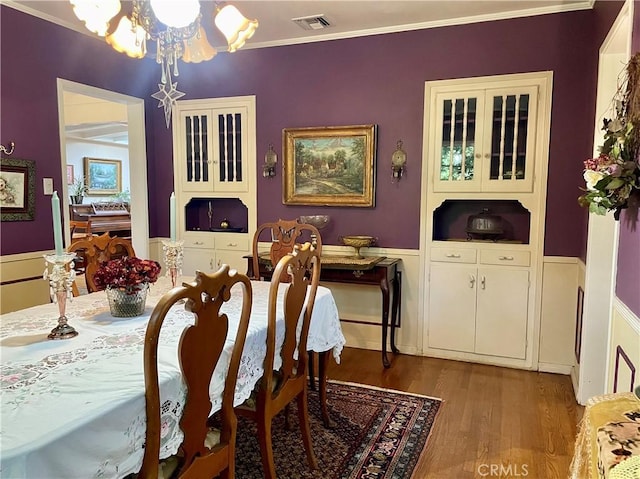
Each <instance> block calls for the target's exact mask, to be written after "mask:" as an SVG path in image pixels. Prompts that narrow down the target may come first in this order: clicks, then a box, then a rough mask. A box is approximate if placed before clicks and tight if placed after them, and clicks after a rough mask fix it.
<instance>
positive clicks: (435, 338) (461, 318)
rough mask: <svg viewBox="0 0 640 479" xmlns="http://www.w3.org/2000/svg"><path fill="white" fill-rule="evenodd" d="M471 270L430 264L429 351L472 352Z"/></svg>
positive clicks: (473, 301) (473, 291) (473, 270)
mask: <svg viewBox="0 0 640 479" xmlns="http://www.w3.org/2000/svg"><path fill="white" fill-rule="evenodd" d="M476 272H477V268H476V267H475V266H464V265H453V264H444V263H443V264H439V263H434V264H431V281H430V283H431V287H430V298H429V347H431V348H439V349H448V350H454V351H466V352H471V353H472V352H474V343H475V332H476V324H475V322H476Z"/></svg>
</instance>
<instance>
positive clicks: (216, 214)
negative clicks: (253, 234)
mask: <svg viewBox="0 0 640 479" xmlns="http://www.w3.org/2000/svg"><path fill="white" fill-rule="evenodd" d="M184 210H185V220H186V225H185V226H186V229H187V231H215V232H229V233H246V232H247V231H248V226H249V212H248V210H247V207H246V206H245V205H244V204H243V203H242V201H240V199H238V198H192V199H191V201H189V203H187V204H186V205H185V207H184ZM209 212H211V221H209ZM224 220H226V221H227V223H228V228H222V227H221V223H222V222H223V221H224Z"/></svg>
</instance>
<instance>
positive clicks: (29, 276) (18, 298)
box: [0, 251, 58, 326]
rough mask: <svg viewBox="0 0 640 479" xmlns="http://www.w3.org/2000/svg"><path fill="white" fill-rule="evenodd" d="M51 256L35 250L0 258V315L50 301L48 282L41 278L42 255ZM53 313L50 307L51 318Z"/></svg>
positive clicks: (54, 310)
mask: <svg viewBox="0 0 640 479" xmlns="http://www.w3.org/2000/svg"><path fill="white" fill-rule="evenodd" d="M53 253H54V252H53V251H36V252H33V253H20V254H12V255H5V256H0V282H1V283H2V285H1V286H0V314H4V313H9V312H11V311H18V310H19V309H25V308H30V307H31V306H36V305H38V304H45V303H48V302H50V301H51V298H50V296H49V283H48V282H47V281H45V280H43V279H42V273H43V272H44V267H45V261H44V255H45V254H53ZM57 313H58V310H57V308H56V307H53V309H52V311H51V314H52V317H53V318H54V319H55V317H56V315H57ZM54 326H55V322H54Z"/></svg>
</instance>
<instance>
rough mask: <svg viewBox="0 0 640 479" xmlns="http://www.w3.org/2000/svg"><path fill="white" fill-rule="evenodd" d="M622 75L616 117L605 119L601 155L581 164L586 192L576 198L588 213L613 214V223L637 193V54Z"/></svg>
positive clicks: (639, 78)
mask: <svg viewBox="0 0 640 479" xmlns="http://www.w3.org/2000/svg"><path fill="white" fill-rule="evenodd" d="M625 74H626V79H625V81H624V82H623V86H622V87H621V89H620V90H619V91H618V94H617V97H618V98H617V101H616V102H615V118H613V119H606V118H605V119H604V125H603V128H602V129H603V130H604V132H605V133H604V144H603V145H602V146H601V147H600V148H599V150H600V154H599V155H598V156H597V157H596V158H591V159H588V160H586V161H585V162H584V173H583V177H584V180H585V183H586V189H584V190H583V191H584V192H585V193H584V194H583V195H581V196H580V197H579V198H578V203H579V204H580V205H581V206H585V207H588V208H589V212H590V213H595V214H598V215H605V214H606V213H607V212H608V211H614V218H615V219H616V220H617V219H619V218H620V211H621V210H622V209H623V208H627V207H628V206H629V204H630V203H631V201H632V198H633V197H634V196H636V197H637V196H638V193H640V163H639V158H640V53H637V54H635V55H634V56H633V57H632V58H631V60H629V63H628V64H627V66H626V69H625Z"/></svg>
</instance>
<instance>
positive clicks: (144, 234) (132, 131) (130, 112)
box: [57, 78, 149, 258]
mask: <svg viewBox="0 0 640 479" xmlns="http://www.w3.org/2000/svg"><path fill="white" fill-rule="evenodd" d="M57 90H58V120H59V122H58V123H59V126H60V131H59V134H60V159H61V162H60V168H61V171H62V178H67V163H68V161H67V151H68V150H67V137H68V133H67V126H68V125H67V120H66V117H67V115H65V98H67V99H68V98H69V95H83V96H84V97H90V98H93V99H95V100H96V101H99V102H100V103H101V104H102V105H105V106H107V107H108V106H112V107H113V110H114V111H115V110H118V111H122V110H124V112H125V113H124V121H122V118H120V121H114V122H113V125H112V127H111V129H110V131H111V132H112V134H111V138H112V139H114V138H115V136H114V135H115V134H118V135H120V136H121V137H122V136H123V135H124V134H126V141H127V150H128V155H127V157H128V161H127V163H126V168H127V171H126V172H123V176H126V177H127V178H131V181H130V183H129V188H130V190H129V193H130V210H131V241H132V243H133V247H134V249H135V251H136V254H137V255H138V256H140V257H142V258H146V257H148V256H149V254H148V252H149V214H148V188H147V156H146V140H145V129H144V100H142V99H140V98H135V97H131V96H128V95H123V94H120V93H115V92H112V91H109V90H103V89H101V88H96V87H92V86H89V85H83V84H81V83H76V82H72V81H69V80H63V79H60V78H59V79H58V84H57ZM76 107H78V105H76ZM67 108H69V107H67ZM80 108H81V107H80ZM87 109H89V110H91V107H89V106H87ZM86 115H87V118H89V119H90V118H91V116H92V112H91V111H87V112H86ZM89 121H90V120H89ZM99 122H100V123H104V121H102V120H100V121H99ZM116 123H117V124H116ZM103 126H105V125H103ZM106 130H109V128H108V127H107V128H106ZM120 141H122V140H120ZM114 142H117V140H114ZM121 146H124V145H122V144H121ZM74 174H75V176H76V177H78V176H79V175H81V173H80V172H75V173H74ZM134 178H135V181H134V180H133V179H134ZM62 183H63V185H62V188H61V190H62V193H63V194H62V195H61V196H62V198H61V200H62V204H63V216H64V222H65V225H66V226H67V227H66V228H65V240H66V244H69V242H70V229H69V227H68V225H69V220H70V215H69V189H68V186H67V184H66V183H67V181H63V182H62Z"/></svg>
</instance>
